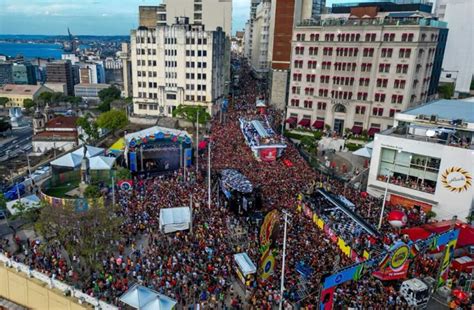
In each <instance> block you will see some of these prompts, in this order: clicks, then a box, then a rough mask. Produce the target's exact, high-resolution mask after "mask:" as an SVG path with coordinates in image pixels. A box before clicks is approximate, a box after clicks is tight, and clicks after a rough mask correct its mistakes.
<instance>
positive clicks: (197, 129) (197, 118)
mask: <svg viewBox="0 0 474 310" xmlns="http://www.w3.org/2000/svg"><path fill="white" fill-rule="evenodd" d="M195 149H196V174H198V173H199V109H198V110H197V116H196V148H195Z"/></svg>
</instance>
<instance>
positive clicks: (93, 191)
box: [84, 184, 101, 199]
mask: <svg viewBox="0 0 474 310" xmlns="http://www.w3.org/2000/svg"><path fill="white" fill-rule="evenodd" d="M100 196H101V194H100V189H99V187H98V186H97V185H93V184H91V185H89V186H87V187H86V189H85V190H84V197H85V198H87V199H95V198H99V197H100Z"/></svg>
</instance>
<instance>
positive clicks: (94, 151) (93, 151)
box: [72, 145, 104, 159]
mask: <svg viewBox="0 0 474 310" xmlns="http://www.w3.org/2000/svg"><path fill="white" fill-rule="evenodd" d="M72 154H76V155H80V156H81V159H82V157H84V146H81V147H80V148H78V149H77V150H75V151H74V152H72ZM103 154H104V149H103V148H100V147H95V146H91V145H87V150H86V157H87V158H92V157H94V156H97V155H103Z"/></svg>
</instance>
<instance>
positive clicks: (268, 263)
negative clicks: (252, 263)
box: [260, 249, 275, 280]
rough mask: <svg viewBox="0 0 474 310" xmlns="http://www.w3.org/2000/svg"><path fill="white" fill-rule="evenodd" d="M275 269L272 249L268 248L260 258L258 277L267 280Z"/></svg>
mask: <svg viewBox="0 0 474 310" xmlns="http://www.w3.org/2000/svg"><path fill="white" fill-rule="evenodd" d="M274 270H275V256H274V255H273V251H272V250H271V249H268V250H267V251H266V252H265V253H264V254H263V255H262V258H261V259H260V278H261V279H262V280H267V279H268V278H269V277H270V276H271V275H272V274H273V272H274Z"/></svg>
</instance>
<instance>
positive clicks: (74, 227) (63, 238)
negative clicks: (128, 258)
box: [35, 199, 122, 280]
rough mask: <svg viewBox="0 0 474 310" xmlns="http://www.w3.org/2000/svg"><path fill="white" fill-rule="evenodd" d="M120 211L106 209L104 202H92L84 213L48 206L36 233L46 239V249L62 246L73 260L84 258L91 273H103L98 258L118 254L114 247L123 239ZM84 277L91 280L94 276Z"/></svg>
mask: <svg viewBox="0 0 474 310" xmlns="http://www.w3.org/2000/svg"><path fill="white" fill-rule="evenodd" d="M116 211H117V209H116V208H114V207H113V206H111V205H107V206H106V207H105V206H104V203H103V201H102V200H101V199H95V200H91V203H90V204H89V208H88V210H87V211H84V212H77V211H76V209H75V206H74V205H72V204H68V205H65V206H63V207H53V206H51V205H50V204H46V205H45V206H44V207H43V208H42V209H41V213H40V216H39V218H38V221H37V222H36V225H35V229H36V231H37V232H38V233H39V234H40V235H41V236H42V237H43V238H44V240H45V244H46V246H47V245H49V244H56V243H58V244H61V245H63V246H64V249H65V250H66V252H67V253H68V254H69V255H70V256H72V255H76V256H78V257H80V258H81V260H82V261H83V262H84V264H83V265H84V267H85V268H87V269H88V271H90V270H97V269H99V270H101V269H102V262H101V261H99V259H98V254H99V253H103V252H105V251H106V250H114V249H111V244H113V243H115V241H117V240H118V239H119V236H120V232H119V227H120V225H121V223H122V220H121V219H120V218H119V217H117V215H116ZM71 236H74V238H72V237H71ZM80 276H81V277H83V278H82V279H83V280H88V277H89V276H90V272H86V273H81V275H80Z"/></svg>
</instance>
